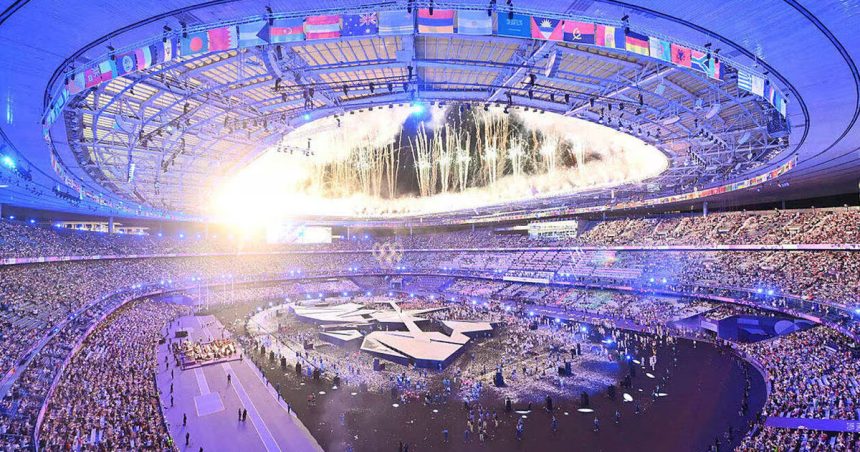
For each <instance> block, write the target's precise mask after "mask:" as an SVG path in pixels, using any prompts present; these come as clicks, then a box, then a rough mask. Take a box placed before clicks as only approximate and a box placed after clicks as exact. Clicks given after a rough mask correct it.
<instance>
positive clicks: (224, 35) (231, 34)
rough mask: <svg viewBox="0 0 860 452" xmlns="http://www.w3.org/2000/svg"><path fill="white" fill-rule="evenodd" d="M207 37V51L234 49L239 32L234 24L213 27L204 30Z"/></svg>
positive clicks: (237, 41) (237, 44)
mask: <svg viewBox="0 0 860 452" xmlns="http://www.w3.org/2000/svg"><path fill="white" fill-rule="evenodd" d="M206 34H207V35H208V37H209V51H210V52H216V51H220V50H229V49H235V48H236V47H238V46H239V33H238V31H237V29H236V27H235V26H229V27H221V28H213V29H212V30H208V31H206Z"/></svg>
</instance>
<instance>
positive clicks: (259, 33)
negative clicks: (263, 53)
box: [238, 20, 269, 48]
mask: <svg viewBox="0 0 860 452" xmlns="http://www.w3.org/2000/svg"><path fill="white" fill-rule="evenodd" d="M266 26H267V22H266V21H265V20H258V21H256V22H249V23H246V24H239V26H238V28H239V29H238V41H239V47H240V48H246V47H256V46H262V45H266V44H268V43H269V42H268V41H266V40H265V39H263V36H264V34H265V29H266Z"/></svg>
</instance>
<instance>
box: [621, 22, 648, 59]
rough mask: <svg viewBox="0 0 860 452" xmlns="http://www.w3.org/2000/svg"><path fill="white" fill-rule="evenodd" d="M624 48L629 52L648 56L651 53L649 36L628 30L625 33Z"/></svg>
mask: <svg viewBox="0 0 860 452" xmlns="http://www.w3.org/2000/svg"><path fill="white" fill-rule="evenodd" d="M624 48H625V49H627V51H628V52H633V53H638V54H639V55H645V56H648V55H649V54H650V51H651V47H650V44H649V42H648V36H645V35H643V34H640V33H636V32H635V31H631V30H629V29H627V30H626V31H625V33H624Z"/></svg>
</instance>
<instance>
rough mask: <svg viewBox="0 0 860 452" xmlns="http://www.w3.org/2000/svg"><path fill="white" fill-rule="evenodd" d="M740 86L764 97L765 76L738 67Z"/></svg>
mask: <svg viewBox="0 0 860 452" xmlns="http://www.w3.org/2000/svg"><path fill="white" fill-rule="evenodd" d="M738 88H740V89H742V90H744V91H746V92H748V93H753V94H755V95H757V96H761V97H764V78H762V77H759V76H757V75H755V74H753V73H751V72H747V71H744V70H743V69H738Z"/></svg>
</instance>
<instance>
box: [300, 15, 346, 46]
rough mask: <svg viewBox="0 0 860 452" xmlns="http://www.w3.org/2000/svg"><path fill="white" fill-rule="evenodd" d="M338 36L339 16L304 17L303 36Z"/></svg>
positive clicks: (311, 37) (318, 37) (321, 37)
mask: <svg viewBox="0 0 860 452" xmlns="http://www.w3.org/2000/svg"><path fill="white" fill-rule="evenodd" d="M339 37H340V16H338V15H328V16H310V17H308V18H306V19H305V38H306V39H308V40H310V39H332V38H339Z"/></svg>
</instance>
